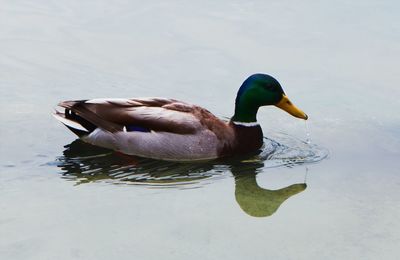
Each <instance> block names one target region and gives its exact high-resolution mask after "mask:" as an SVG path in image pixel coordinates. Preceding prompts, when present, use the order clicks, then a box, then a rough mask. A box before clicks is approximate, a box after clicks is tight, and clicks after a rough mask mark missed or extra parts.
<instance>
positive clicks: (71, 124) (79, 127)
mask: <svg viewBox="0 0 400 260" xmlns="http://www.w3.org/2000/svg"><path fill="white" fill-rule="evenodd" d="M53 116H54V117H55V118H56V119H57V120H58V121H60V122H61V123H63V124H64V125H66V126H69V127H72V128H74V129H77V130H81V131H85V132H88V130H87V129H86V128H84V127H83V126H82V125H81V124H79V123H77V122H75V121H72V120H70V119H67V118H65V117H62V116H60V115H58V114H53Z"/></svg>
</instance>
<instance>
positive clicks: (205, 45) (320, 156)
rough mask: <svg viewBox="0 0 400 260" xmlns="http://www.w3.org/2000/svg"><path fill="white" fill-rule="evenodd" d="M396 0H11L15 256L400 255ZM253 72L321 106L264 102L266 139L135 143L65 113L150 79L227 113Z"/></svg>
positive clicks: (140, 92)
mask: <svg viewBox="0 0 400 260" xmlns="http://www.w3.org/2000/svg"><path fill="white" fill-rule="evenodd" d="M399 8H400V6H399V4H398V3H397V2H396V1H352V2H351V3H349V2H348V1H330V2H318V3H317V2H312V1H306V2H303V3H302V4H301V5H300V4H293V3H292V2H289V1H280V2H265V1H233V2H232V1H219V2H218V3H216V2H211V1H210V2H204V1H203V2H201V3H200V2H198V3H195V2H191V3H184V2H181V1H172V2H171V1H169V2H168V3H164V2H159V1H150V2H146V3H144V2H135V1H134V2H132V1H113V2H112V3H111V2H109V1H85V2H84V3H82V1H56V2H52V1H36V2H35V3H31V2H27V1H3V3H2V5H1V8H0V17H1V18H0V30H1V34H0V122H1V123H0V136H1V137H2V139H1V142H0V157H1V161H0V211H1V214H0V234H1V236H0V258H1V259H3V258H4V259H112V258H115V259H132V258H135V259H136V258H137V259H223V258H226V259H396V258H397V256H398V255H399V254H400V251H399V249H398V244H399V243H400V231H399V230H400V224H399V222H398V218H399V216H400V209H399V207H398V205H399V202H400V177H399V170H398V169H399V168H400V165H399V162H398V158H399V155H400V154H399V151H400V149H399V148H400V115H399V113H398V111H399V110H400V106H399V101H398V97H399V96H400V89H399V87H398V85H399V82H400V75H399V73H398V67H399V62H398V61H399V60H400V47H399V46H400V45H399V44H398V43H399V41H400V21H399V19H398V11H397V10H399ZM256 72H265V73H269V74H271V75H273V76H274V77H276V78H277V79H278V80H279V81H280V83H281V84H282V86H283V88H284V89H285V91H286V93H287V94H288V96H289V97H290V98H291V100H292V101H293V102H294V103H295V104H296V105H297V106H299V107H300V108H302V109H303V110H304V111H305V112H306V113H307V114H308V115H309V117H310V119H309V120H308V131H307V130H306V127H305V126H304V122H303V121H301V120H297V119H295V118H293V117H291V116H289V115H288V114H286V113H284V112H282V111H278V109H275V108H270V107H268V108H262V109H260V111H259V114H258V121H259V122H260V124H261V125H262V127H263V131H264V134H265V146H264V148H263V150H262V151H261V152H260V154H258V155H254V156H247V157H241V158H231V159H229V160H218V161H211V162H203V163H196V164H190V163H185V164H179V163H171V162H161V161H154V160H148V159H143V158H136V157H131V156H124V155H121V154H117V153H114V152H112V151H109V150H105V149H100V148H96V147H93V146H90V145H87V144H84V143H81V142H80V141H76V140H75V136H74V135H73V134H71V133H70V132H69V131H68V130H67V129H66V128H65V127H63V126H62V125H61V124H59V123H58V122H56V121H55V120H54V119H53V118H52V117H51V112H52V109H53V107H54V106H55V104H57V102H58V101H60V100H67V99H81V98H98V97H100V98H101V97H140V96H161V97H172V98H176V99H181V100H184V101H187V102H191V103H195V104H198V105H201V106H204V107H206V108H207V109H209V110H210V111H212V112H213V113H215V114H216V115H218V116H221V117H229V116H231V115H232V113H233V105H234V98H235V95H236V91H237V89H238V88H239V86H240V84H241V83H242V81H243V80H244V79H245V78H246V77H247V76H248V75H250V74H252V73H256ZM307 132H309V133H310V138H311V142H310V143H309V142H307V139H308V138H309V137H308V136H307Z"/></svg>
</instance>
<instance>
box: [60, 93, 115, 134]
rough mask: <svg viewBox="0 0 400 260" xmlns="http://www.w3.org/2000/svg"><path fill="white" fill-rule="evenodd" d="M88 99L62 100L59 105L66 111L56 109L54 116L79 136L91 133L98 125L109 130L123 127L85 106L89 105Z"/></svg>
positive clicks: (113, 130) (112, 130)
mask: <svg viewBox="0 0 400 260" xmlns="http://www.w3.org/2000/svg"><path fill="white" fill-rule="evenodd" d="M86 101H87V100H78V101H62V102H60V103H59V104H58V106H59V107H61V108H64V111H63V112H60V111H57V110H56V111H55V112H54V113H53V116H54V117H55V118H56V119H57V120H59V121H60V122H61V123H63V124H64V125H65V126H66V127H68V129H70V130H71V131H72V132H73V133H75V134H76V135H78V136H79V137H82V136H85V135H88V134H90V133H91V132H93V131H94V130H95V129H96V128H98V127H100V128H102V129H104V130H107V131H109V132H116V131H120V130H121V129H122V126H120V125H118V124H115V123H112V122H108V121H106V120H104V119H102V118H101V117H99V116H98V115H97V114H96V113H94V112H92V111H91V110H89V109H88V108H87V107H86V106H85V105H87V104H86V103H85V102H86Z"/></svg>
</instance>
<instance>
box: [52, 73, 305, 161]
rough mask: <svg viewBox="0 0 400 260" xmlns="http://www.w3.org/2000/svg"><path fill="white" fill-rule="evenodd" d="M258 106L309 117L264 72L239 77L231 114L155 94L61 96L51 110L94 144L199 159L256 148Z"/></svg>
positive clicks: (138, 153) (259, 135)
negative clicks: (65, 98) (226, 116)
mask: <svg viewBox="0 0 400 260" xmlns="http://www.w3.org/2000/svg"><path fill="white" fill-rule="evenodd" d="M262 106H275V107H278V108H280V109H282V110H284V111H286V112H288V113H289V114H290V115H292V116H294V117H296V118H300V119H303V120H307V119H308V116H307V115H306V114H305V113H304V112H303V111H302V110H300V109H299V108H298V107H296V106H295V105H294V104H293V103H292V102H291V101H290V100H289V98H288V97H287V95H286V94H285V92H284V91H283V88H282V86H281V85H280V83H279V82H278V81H277V80H276V79H275V78H273V77H272V76H270V75H267V74H263V73H257V74H253V75H251V76H249V77H248V78H247V79H246V80H245V81H244V82H243V83H242V85H241V86H240V88H239V90H238V92H237V95H236V99H235V110H234V115H233V116H232V117H231V118H230V120H224V119H220V118H218V117H216V116H215V115H214V114H212V113H211V112H210V111H208V110H207V109H205V108H203V107H200V106H197V105H193V104H189V103H186V102H183V101H179V100H175V99H170V98H160V97H146V98H96V99H86V100H74V101H61V102H60V103H59V104H58V107H57V108H56V109H55V111H54V113H53V116H54V117H55V118H56V119H57V120H58V121H60V122H61V123H63V124H64V125H65V126H66V127H67V128H68V129H69V130H71V131H72V132H73V133H74V134H76V135H77V136H78V137H79V138H80V139H81V140H82V141H84V142H87V143H89V144H92V145H95V146H99V147H103V148H107V149H111V150H114V151H117V152H120V153H123V154H127V155H134V156H139V157H145V158H151V159H156V160H165V161H204V160H213V159H218V158H224V157H231V156H237V155H244V154H249V153H254V152H257V151H259V150H260V148H261V147H262V145H263V140H264V138H263V137H264V136H263V132H262V128H261V126H260V124H259V123H258V122H257V113H258V110H259V108H260V107H262Z"/></svg>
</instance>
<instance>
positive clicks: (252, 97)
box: [232, 74, 308, 123]
mask: <svg viewBox="0 0 400 260" xmlns="http://www.w3.org/2000/svg"><path fill="white" fill-rule="evenodd" d="M268 105H274V106H277V107H279V108H280V109H283V110H285V111H286V112H288V113H289V114H291V115H292V116H295V117H298V118H301V119H304V120H307V118H308V116H307V115H306V114H305V113H304V112H303V111H301V110H300V109H299V108H297V107H296V106H295V105H293V103H292V102H290V100H289V98H288V97H287V96H286V95H285V92H284V91H283V89H282V87H281V85H280V84H279V82H278V81H277V80H276V79H274V78H273V77H271V76H269V75H266V74H254V75H251V76H250V77H248V78H247V79H246V80H245V81H244V82H243V84H242V86H241V87H240V88H239V91H238V93H237V96H236V102H235V115H234V116H233V117H232V120H233V121H235V122H243V123H250V122H256V121H257V118H256V116H257V111H258V108H259V107H261V106H268Z"/></svg>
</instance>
